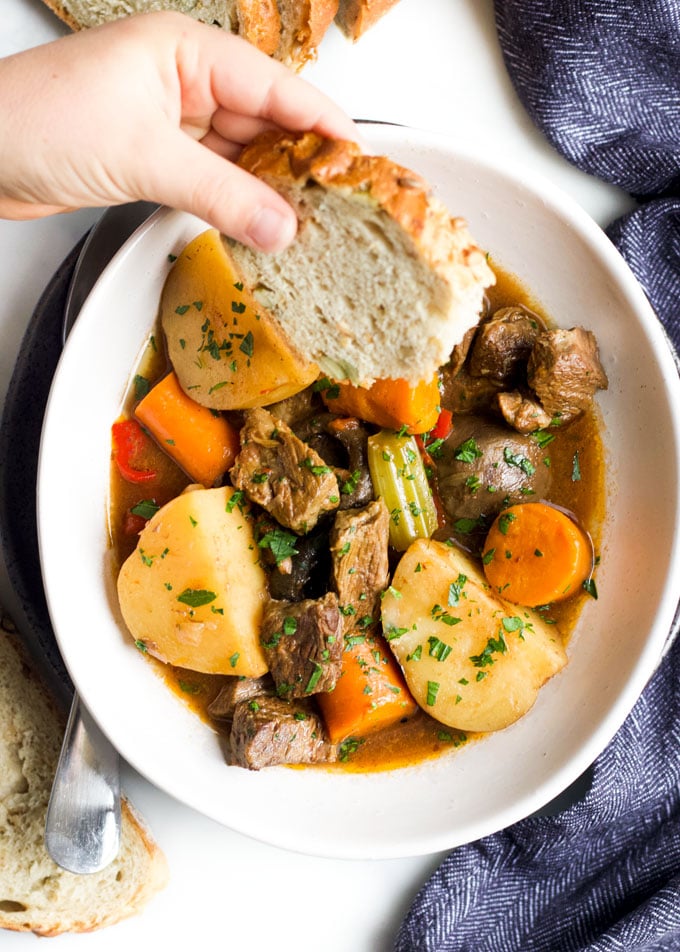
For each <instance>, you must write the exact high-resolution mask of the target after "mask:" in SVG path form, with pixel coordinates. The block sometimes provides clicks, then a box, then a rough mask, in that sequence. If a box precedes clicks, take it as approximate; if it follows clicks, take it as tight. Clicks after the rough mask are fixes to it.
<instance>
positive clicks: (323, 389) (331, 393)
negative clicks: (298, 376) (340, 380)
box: [312, 377, 340, 400]
mask: <svg viewBox="0 0 680 952" xmlns="http://www.w3.org/2000/svg"><path fill="white" fill-rule="evenodd" d="M312 390H314V391H315V392H316V393H323V394H324V396H325V397H326V399H327V400H337V399H338V397H339V396H340V387H339V385H338V384H337V383H331V381H330V380H329V379H328V377H322V378H321V379H320V380H317V381H316V382H315V383H314V385H313V386H312Z"/></svg>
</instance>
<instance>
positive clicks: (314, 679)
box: [305, 661, 323, 694]
mask: <svg viewBox="0 0 680 952" xmlns="http://www.w3.org/2000/svg"><path fill="white" fill-rule="evenodd" d="M313 664H314V670H313V671H312V673H311V674H310V676H309V681H308V682H307V685H306V687H305V694H311V693H312V691H313V690H314V688H315V687H316V686H317V684H318V683H319V679H320V678H321V675H322V674H323V668H322V666H321V665H320V664H319V663H318V662H316V661H314V662H313Z"/></svg>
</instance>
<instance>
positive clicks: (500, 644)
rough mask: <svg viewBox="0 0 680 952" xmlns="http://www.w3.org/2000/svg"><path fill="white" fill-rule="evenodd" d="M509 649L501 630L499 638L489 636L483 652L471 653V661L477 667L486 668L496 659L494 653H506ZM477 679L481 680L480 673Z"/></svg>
mask: <svg viewBox="0 0 680 952" xmlns="http://www.w3.org/2000/svg"><path fill="white" fill-rule="evenodd" d="M507 650H508V646H507V645H506V643H505V638H504V637H503V632H501V631H499V632H498V638H489V640H488V641H487V643H486V647H485V648H484V650H483V651H482V653H481V654H478V655H470V661H471V662H472V664H473V665H474V666H475V668H485V667H486V666H487V665H490V664H493V663H494V661H495V660H496V659H495V658H494V657H493V656H494V654H505V652H506V651H507ZM477 680H478V681H479V680H481V678H480V677H479V675H477Z"/></svg>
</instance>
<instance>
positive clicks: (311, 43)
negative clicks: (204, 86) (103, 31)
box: [43, 0, 338, 72]
mask: <svg viewBox="0 0 680 952" xmlns="http://www.w3.org/2000/svg"><path fill="white" fill-rule="evenodd" d="M43 2H44V3H45V5H46V6H47V7H49V9H50V10H52V12H53V13H55V14H56V15H57V16H58V17H59V19H60V20H63V22H64V23H66V24H67V25H68V26H70V27H71V29H72V30H80V29H83V28H85V27H87V26H90V25H91V22H88V21H85V22H81V20H80V19H79V18H78V17H77V16H75V15H74V14H73V13H72V12H71V7H70V4H69V3H68V0H66V2H60V0H43ZM147 7H148V10H158V9H163V10H173V9H178V8H180V4H179V0H176V2H173V0H148V3H147V5H146V6H144V7H142V9H147ZM337 11H338V0H233V7H232V6H230V7H229V9H228V10H227V9H226V5H225V13H227V14H229V13H230V15H228V16H225V18H224V20H225V22H220V23H219V26H220V27H221V28H222V29H225V30H231V31H232V32H236V33H238V34H239V35H240V36H242V37H243V38H244V39H245V40H247V41H248V42H249V43H252V44H253V46H256V47H257V48H258V49H259V50H261V51H262V52H263V53H265V54H266V55H267V56H272V57H274V58H275V59H278V60H280V61H281V62H283V63H285V64H286V65H287V66H289V67H290V68H291V69H294V70H295V71H297V72H299V71H300V70H301V69H302V67H303V66H304V65H305V64H306V63H307V62H309V61H310V60H313V59H315V58H316V50H317V46H318V45H319V43H320V42H321V40H322V39H323V37H324V36H325V34H326V31H327V30H328V28H329V27H330V25H331V24H332V22H333V20H334V18H335V15H336V13H337ZM119 15H120V14H112V15H111V16H110V17H104V18H103V19H102V18H100V19H97V21H96V22H103V20H105V19H114V18H116V17H118V16H119ZM128 15H129V14H128ZM192 15H194V14H192ZM199 19H200V17H199Z"/></svg>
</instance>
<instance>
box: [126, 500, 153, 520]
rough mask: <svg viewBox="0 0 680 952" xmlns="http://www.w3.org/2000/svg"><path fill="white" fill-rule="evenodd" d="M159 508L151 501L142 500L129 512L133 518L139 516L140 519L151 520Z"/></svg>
mask: <svg viewBox="0 0 680 952" xmlns="http://www.w3.org/2000/svg"><path fill="white" fill-rule="evenodd" d="M160 508H161V507H160V506H157V505H156V503H155V502H154V501H153V499H142V500H140V501H139V502H138V503H137V504H136V505H135V506H133V507H132V509H131V510H130V512H131V513H132V515H133V516H140V517H141V518H142V519H151V517H152V516H155V515H156V513H157V512H158V510H159V509H160Z"/></svg>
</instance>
